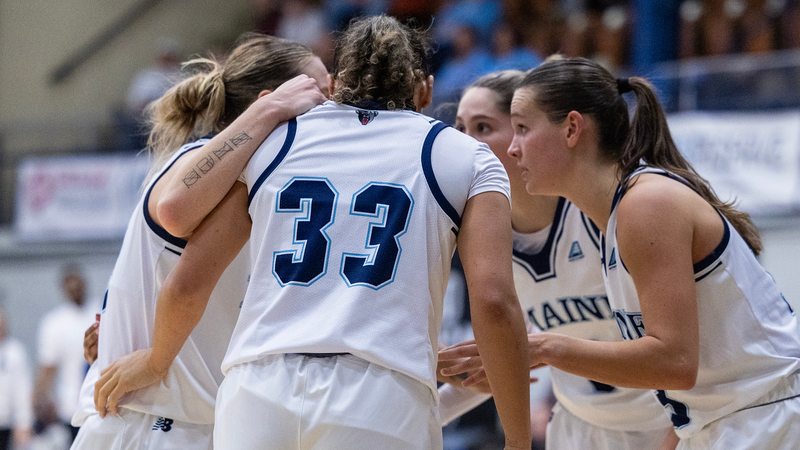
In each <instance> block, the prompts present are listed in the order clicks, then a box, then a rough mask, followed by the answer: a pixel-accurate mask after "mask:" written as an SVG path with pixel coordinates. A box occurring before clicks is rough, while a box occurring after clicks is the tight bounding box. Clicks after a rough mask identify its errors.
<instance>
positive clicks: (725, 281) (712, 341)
mask: <svg viewBox="0 0 800 450" xmlns="http://www.w3.org/2000/svg"><path fill="white" fill-rule="evenodd" d="M642 173H656V174H660V175H664V176H668V177H670V178H673V179H675V180H676V181H678V182H681V183H684V184H687V183H686V182H685V181H684V180H682V179H681V178H679V177H678V176H676V175H674V174H671V173H668V172H666V171H664V170H661V169H655V168H651V167H643V168H640V169H637V171H635V172H634V173H633V174H632V175H631V176H635V175H638V174H642ZM629 179H630V178H629ZM626 181H627V180H626ZM622 185H623V186H624V185H625V183H623V184H622ZM623 195H624V190H622V189H618V191H617V194H616V196H615V198H614V202H613V206H612V211H611V217H610V218H609V221H608V233H607V235H606V239H605V242H604V244H603V245H601V248H602V249H603V269H604V270H603V271H604V278H605V283H606V288H607V289H608V296H609V300H610V302H611V306H612V308H613V310H614V316H615V318H616V320H617V323H618V325H619V329H620V331H621V332H622V337H623V338H624V339H629V340H631V339H638V338H640V337H642V336H645V330H646V328H647V324H646V323H644V322H643V321H642V313H641V307H640V305H639V298H638V296H637V294H636V286H634V284H633V280H632V279H631V276H630V274H629V273H628V271H627V269H626V268H625V262H624V261H623V260H622V259H621V258H620V255H619V250H618V249H617V237H616V227H617V209H616V206H617V205H618V204H619V200H620V199H621V198H622V196H623ZM720 217H722V215H720ZM723 222H724V225H725V234H724V236H723V238H722V241H721V242H720V243H719V245H718V246H717V247H716V248H715V249H714V251H713V252H712V253H711V254H710V255H708V256H707V257H706V258H704V259H703V260H702V261H700V262H698V263H697V264H695V265H694V274H695V286H696V288H697V313H698V319H699V324H700V362H699V368H698V372H697V383H696V384H695V386H694V388H692V389H690V390H685V391H677V390H674V391H673V390H668V391H663V390H662V391H655V392H656V396H657V397H658V399H659V401H660V402H661V403H662V404H663V405H664V408H665V409H666V410H667V412H668V413H669V414H670V416H671V419H672V422H673V425H674V426H675V432H676V433H677V434H678V436H679V437H681V438H682V439H683V438H688V437H689V436H691V435H692V434H693V433H695V432H696V431H698V430H700V429H701V428H703V427H704V426H705V425H707V424H709V423H711V422H713V421H715V420H717V419H719V418H721V417H723V416H725V415H728V414H730V413H733V412H735V411H738V410H739V409H742V408H744V407H746V406H748V405H750V404H751V403H753V402H754V401H755V400H756V399H758V398H759V397H761V396H763V395H764V394H766V393H767V392H768V391H770V390H771V389H772V388H773V387H775V386H776V385H777V384H778V382H779V381H780V380H781V378H783V377H785V376H787V375H789V374H792V373H794V372H796V371H798V370H799V369H800V329H798V325H797V320H796V318H795V314H794V311H792V308H791V307H790V306H789V304H788V303H787V302H786V300H785V299H784V297H783V295H782V294H781V293H780V291H779V290H778V287H777V285H776V284H775V281H774V280H773V279H772V276H771V275H770V274H769V273H767V272H766V271H765V270H764V268H763V267H761V265H760V264H759V263H758V261H757V260H756V258H755V256H754V255H753V252H752V251H751V250H750V248H749V247H748V246H747V243H745V241H744V240H743V239H742V237H741V236H740V235H739V233H738V232H737V231H736V229H735V228H733V226H732V225H731V224H730V223H729V222H728V221H727V220H725V219H724V218H723Z"/></svg>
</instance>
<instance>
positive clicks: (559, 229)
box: [513, 197, 572, 283]
mask: <svg viewBox="0 0 800 450" xmlns="http://www.w3.org/2000/svg"><path fill="white" fill-rule="evenodd" d="M570 205H572V204H571V203H569V202H567V201H566V199H564V197H560V198H559V199H558V205H557V206H556V213H555V215H554V216H553V225H552V226H551V227H550V234H548V236H547V242H545V244H544V247H542V249H541V250H540V251H539V253H536V254H528V253H523V252H520V251H517V250H514V251H513V253H514V258H516V259H517V260H518V261H517V263H519V264H520V265H521V266H522V267H524V268H525V270H526V271H528V273H529V274H530V275H531V276H532V277H533V279H534V280H535V281H536V282H537V283H538V282H539V281H544V280H547V279H548V278H553V277H555V276H556V251H557V250H558V241H559V240H561V235H562V234H563V233H564V226H563V223H564V218H565V217H566V215H567V210H568V209H569V207H570ZM523 262H524V264H523Z"/></svg>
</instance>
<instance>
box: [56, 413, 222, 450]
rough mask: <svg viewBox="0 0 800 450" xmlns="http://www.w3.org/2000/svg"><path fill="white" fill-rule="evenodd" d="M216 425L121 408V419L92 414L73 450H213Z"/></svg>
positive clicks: (73, 445) (73, 444)
mask: <svg viewBox="0 0 800 450" xmlns="http://www.w3.org/2000/svg"><path fill="white" fill-rule="evenodd" d="M213 431H214V425H213V424H195V423H187V422H178V421H175V420H172V419H170V418H168V417H158V416H154V415H152V414H144V413H140V412H137V411H130V410H128V409H125V408H120V414H119V416H112V415H107V416H106V417H105V419H101V418H100V415H99V414H92V415H90V416H88V417H87V418H86V421H85V422H84V423H83V425H82V426H81V429H80V431H78V436H77V437H76V438H75V442H73V443H72V447H70V448H71V450H211V449H212V441H213V439H212V432H213Z"/></svg>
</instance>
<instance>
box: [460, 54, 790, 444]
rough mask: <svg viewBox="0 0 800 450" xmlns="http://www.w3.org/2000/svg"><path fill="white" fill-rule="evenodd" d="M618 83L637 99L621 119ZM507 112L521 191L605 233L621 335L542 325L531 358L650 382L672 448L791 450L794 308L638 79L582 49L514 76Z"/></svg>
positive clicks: (742, 223) (753, 233) (606, 269)
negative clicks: (667, 420) (518, 78)
mask: <svg viewBox="0 0 800 450" xmlns="http://www.w3.org/2000/svg"><path fill="white" fill-rule="evenodd" d="M626 92H633V94H634V95H635V96H636V105H637V108H636V112H635V114H634V117H633V120H632V121H631V122H630V123H629V121H628V108H627V105H626V102H625V100H624V99H623V97H622V94H624V93H626ZM511 118H512V123H513V125H514V133H515V134H514V139H513V142H512V144H511V147H510V148H509V154H510V155H511V156H512V157H513V158H515V159H516V160H517V163H518V164H519V166H520V168H521V169H522V176H523V179H525V181H526V188H527V190H528V192H529V193H532V194H544V195H563V196H565V197H566V198H567V199H569V200H570V201H572V202H573V203H574V204H575V205H576V206H579V207H580V209H581V211H583V212H584V213H586V214H587V215H588V216H589V217H590V218H591V219H592V220H593V221H594V222H595V223H596V224H598V226H599V227H600V229H601V231H602V232H603V236H605V239H604V241H603V242H601V246H600V248H601V252H602V260H603V263H602V264H603V273H604V280H605V284H606V289H607V292H608V296H609V302H610V304H611V307H612V309H613V314H614V317H615V319H616V320H617V323H618V325H619V327H620V331H621V333H622V337H623V338H624V339H626V341H624V342H596V341H590V340H585V339H578V338H574V337H570V336H563V335H559V334H556V333H540V334H538V335H534V336H532V337H530V345H531V352H530V354H531V358H532V361H533V362H534V363H545V364H550V365H551V366H553V367H556V368H559V369H561V370H564V371H567V372H571V373H574V374H576V375H580V376H583V377H587V378H589V379H593V380H596V381H599V382H603V383H607V384H611V385H615V386H627V387H635V388H650V389H657V391H655V395H656V397H657V398H658V399H659V401H660V402H661V403H662V404H663V405H664V408H665V409H666V411H667V412H668V413H669V415H670V417H671V419H672V422H673V425H674V428H675V432H676V433H677V435H678V436H679V437H680V439H681V440H680V443H679V444H678V448H679V449H700V448H704V449H706V448H725V449H765V448H769V449H790V448H796V447H797V442H800V380H799V379H798V374H797V371H798V369H800V331H798V326H797V321H796V318H795V314H794V312H793V311H792V310H791V307H790V306H789V304H788V303H787V302H786V301H785V299H784V298H783V296H782V295H781V293H780V291H779V290H778V288H777V286H776V285H775V282H774V281H773V279H772V277H771V276H770V275H769V274H768V273H767V272H765V271H764V269H763V268H762V267H761V266H760V265H759V264H758V261H757V260H756V259H755V254H754V253H756V254H757V253H758V252H759V251H760V249H761V243H760V239H759V236H758V232H757V229H756V227H755V226H754V225H753V223H752V221H751V220H750V218H749V216H748V215H746V214H744V213H741V212H738V211H736V210H735V209H733V207H732V206H731V205H730V204H726V203H723V202H721V201H720V200H719V199H718V198H717V197H716V196H715V195H714V194H713V192H712V191H711V188H710V187H709V186H708V183H707V182H706V181H705V180H703V179H702V178H701V177H700V176H699V175H697V173H696V172H695V171H694V170H693V169H692V167H691V166H690V165H689V163H688V162H686V160H685V159H684V158H683V157H682V156H681V154H680V152H679V151H678V150H677V148H676V147H675V144H674V143H673V141H672V138H671V137H670V133H669V129H668V128H667V123H666V119H665V116H664V112H663V110H662V109H661V106H660V105H659V104H658V101H657V99H656V96H655V94H654V93H653V91H652V88H651V86H650V84H649V83H648V82H647V81H646V80H644V79H642V78H637V77H632V78H628V79H620V80H616V79H614V77H613V76H612V75H611V74H609V73H608V71H606V70H605V69H603V68H602V67H600V66H599V65H597V64H595V63H593V62H591V61H588V60H586V59H582V58H568V59H564V60H560V61H551V62H549V63H546V64H544V65H542V66H540V67H538V68H536V69H535V70H533V71H532V72H530V73H529V74H528V75H526V77H525V79H524V80H523V81H522V83H521V85H520V87H518V88H517V90H516V92H515V94H514V99H513V101H512V104H511ZM462 356H464V355H462ZM467 365H468V364H467ZM454 367H455V366H454ZM455 369H456V370H458V369H459V368H458V367H455ZM462 369H463V368H462Z"/></svg>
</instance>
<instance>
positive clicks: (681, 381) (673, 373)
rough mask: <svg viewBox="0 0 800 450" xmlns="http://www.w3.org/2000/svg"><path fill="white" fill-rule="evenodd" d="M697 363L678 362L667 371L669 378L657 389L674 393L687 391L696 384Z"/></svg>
mask: <svg viewBox="0 0 800 450" xmlns="http://www.w3.org/2000/svg"><path fill="white" fill-rule="evenodd" d="M697 366H698V364H697V361H694V362H691V361H685V360H682V361H678V362H676V363H675V364H673V365H672V368H671V370H669V371H667V373H669V376H668V377H667V379H665V380H664V386H663V387H660V388H659V389H667V390H674V391H688V390H689V389H692V388H694V386H695V384H696V383H697V370H698V369H697Z"/></svg>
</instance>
